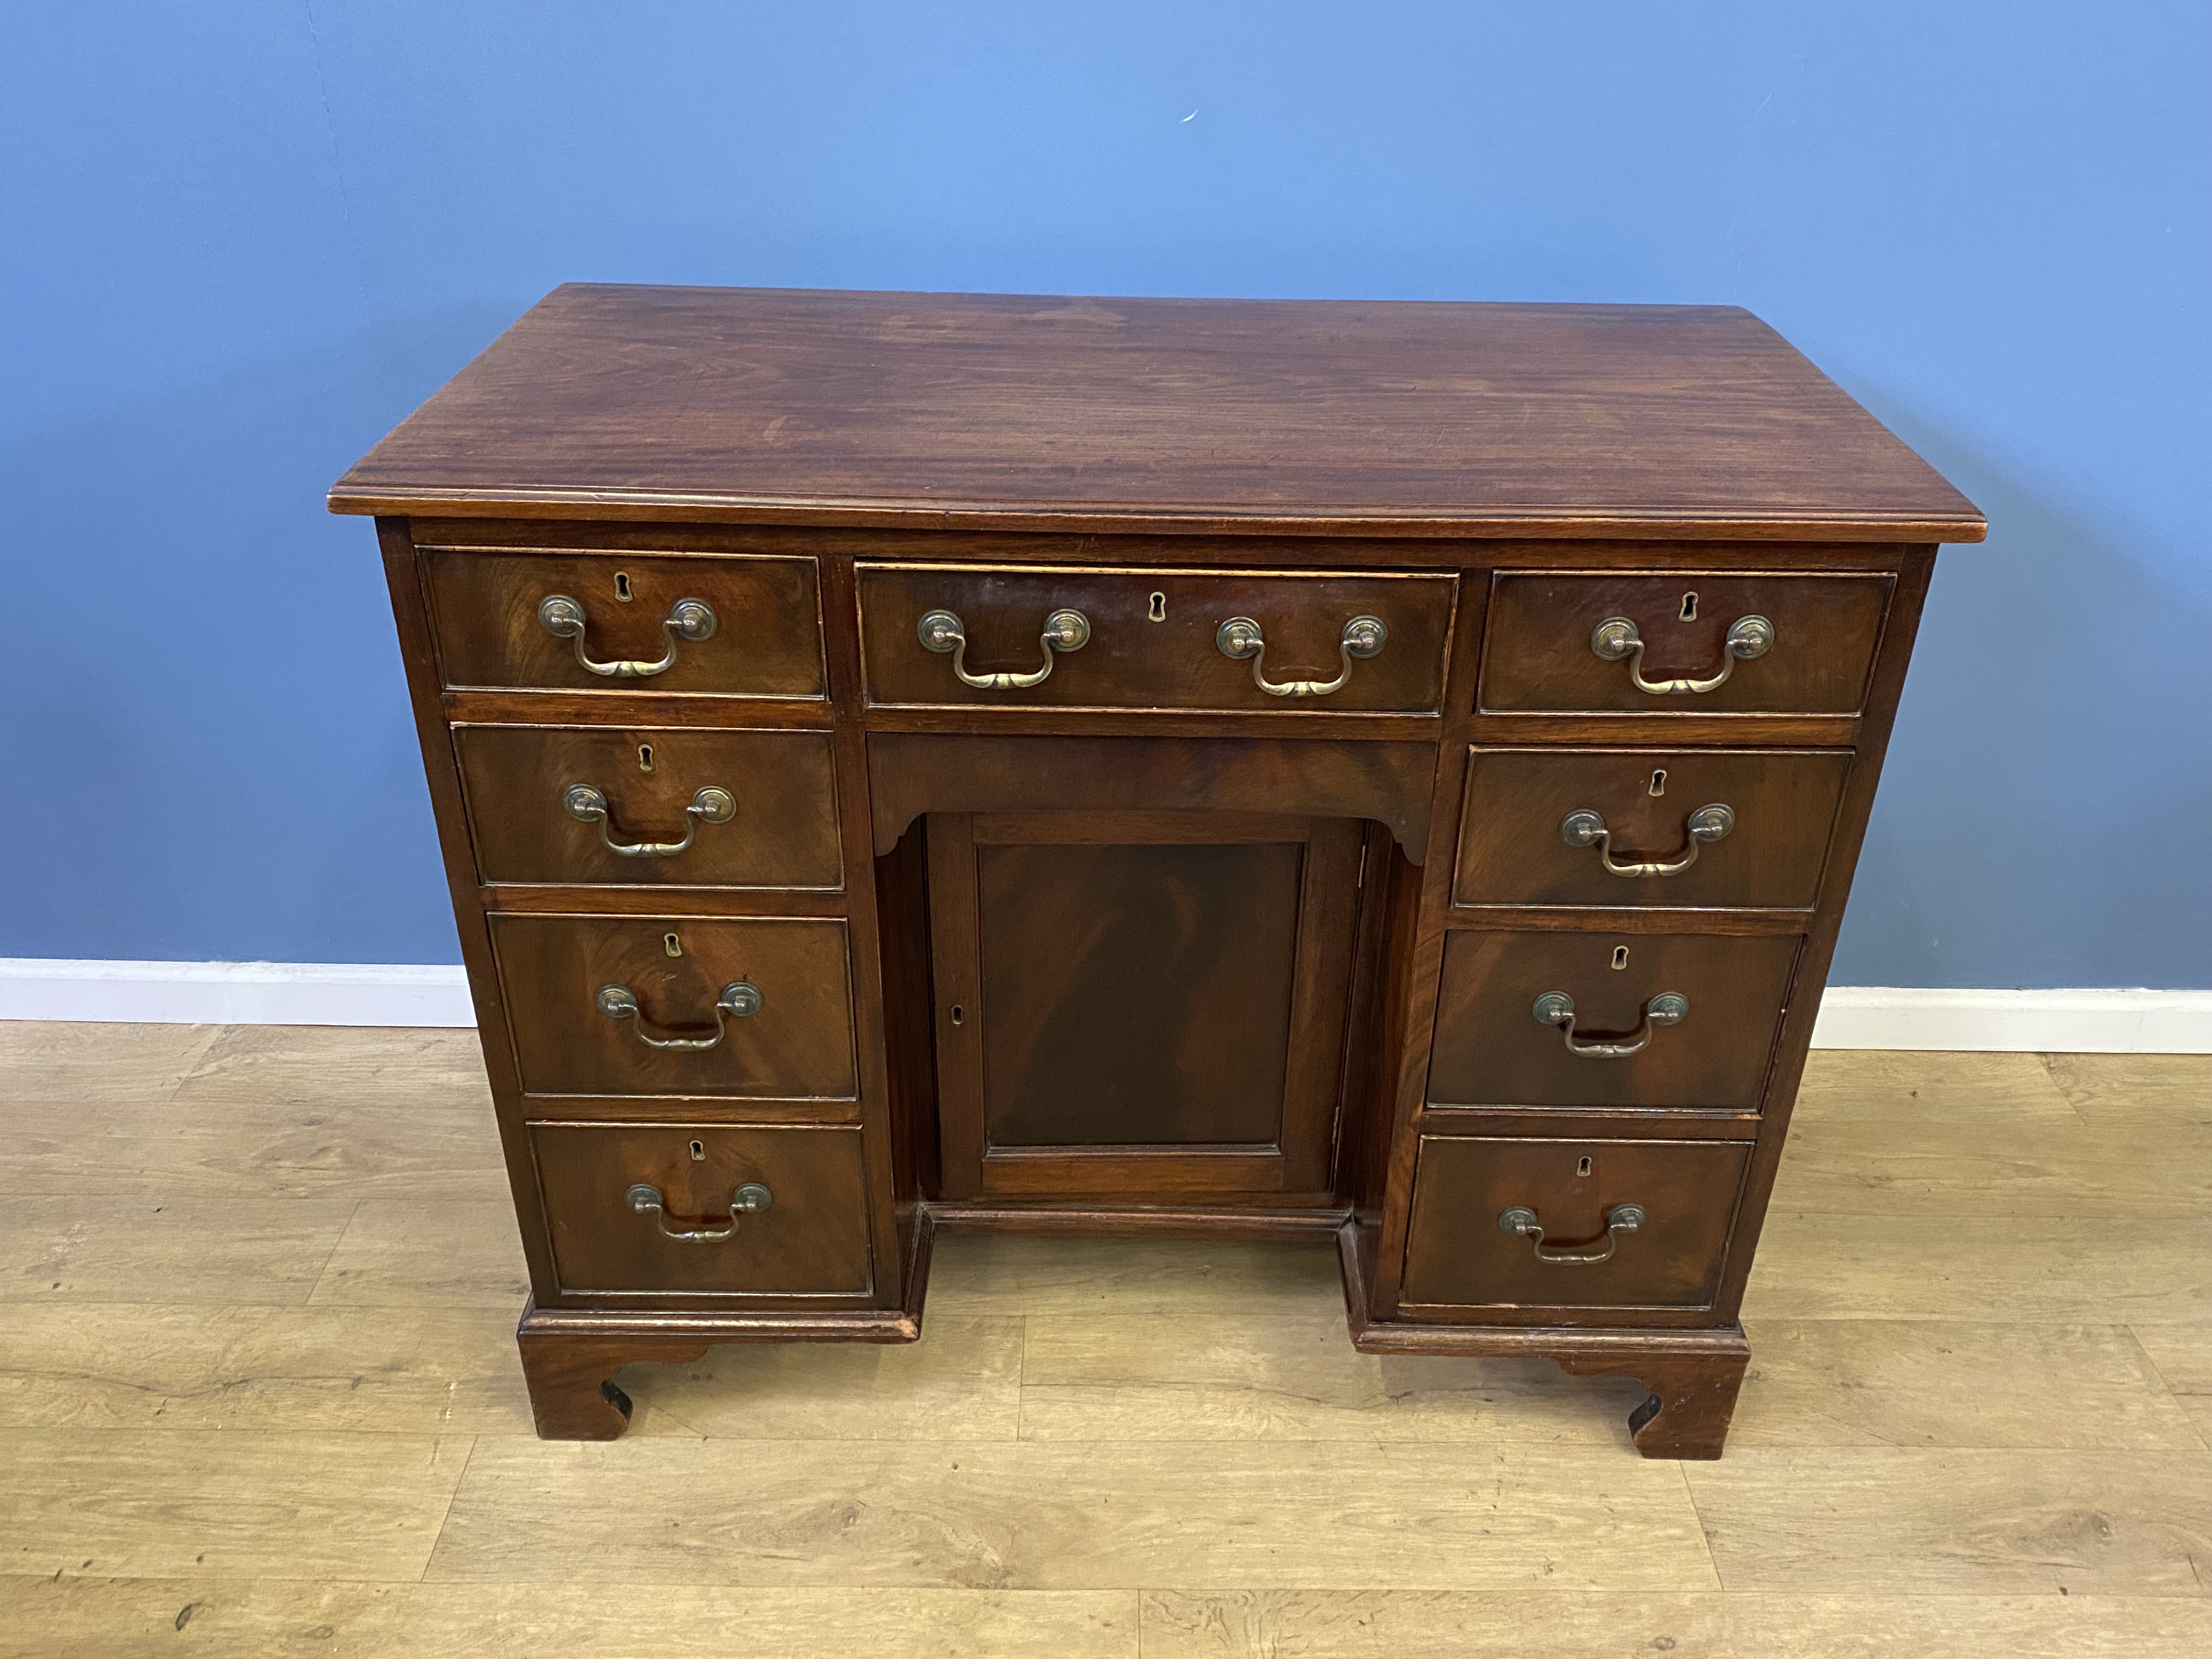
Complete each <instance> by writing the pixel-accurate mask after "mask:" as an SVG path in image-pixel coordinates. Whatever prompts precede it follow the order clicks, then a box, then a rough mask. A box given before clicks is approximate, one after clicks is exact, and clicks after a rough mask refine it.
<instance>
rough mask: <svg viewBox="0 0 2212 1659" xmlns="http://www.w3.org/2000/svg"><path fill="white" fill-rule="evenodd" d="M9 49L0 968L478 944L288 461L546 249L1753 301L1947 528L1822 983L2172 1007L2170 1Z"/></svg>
mask: <svg viewBox="0 0 2212 1659" xmlns="http://www.w3.org/2000/svg"><path fill="white" fill-rule="evenodd" d="M4 39H5V51H4V52H0V299H4V301H5V303H4V305H0V341H3V342H4V360H0V373H4V380H0V386H4V388H5V396H4V398H0V422H4V425H0V505H4V509H5V510H4V513H0V537H3V538H4V542H0V548H4V566H3V567H0V580H4V583H5V591H6V593H7V595H8V603H7V605H6V606H5V609H4V611H0V699H3V701H0V751H3V752H4V772H0V775H4V778H5V781H6V784H7V787H8V795H9V805H8V807H7V810H6V812H5V814H4V823H5V827H4V829H0V837H4V839H5V842H6V848H7V856H6V859H5V861H4V864H3V865H0V872H3V873H0V955H20V956H87V957H173V958H198V957H248V958H252V957H272V958H276V959H280V960H299V961H365V962H425V961H453V960H455V959H456V951H455V948H454V939H453V924H452V921H451V917H450V915H449V913H448V911H447V907H446V901H445V897H444V895H443V887H442V883H441V878H440V872H439V869H438V866H437V862H436V859H435V850H434V845H433V836H432V830H431V825H430V818H429V811H428V801H427V798H426V796H425V793H424V791H423V787H422V781H421V779H420V776H419V775H418V767H417V761H416V755H415V752H414V739H413V737H412V735H411V734H410V730H409V727H408V725H407V719H406V708H405V702H404V696H403V694H402V687H401V678H400V671H399V663H398V653H397V651H396V648H395V647H394V645H393V643H392V635H391V623H390V619H389V616H388V613H387V611H386V605H385V600H384V598H383V595H382V593H381V592H380V586H379V576H378V574H377V567H376V563H375V561H374V556H373V552H374V550H373V545H372V540H371V536H370V532H369V531H368V526H366V525H365V524H363V523H362V522H360V521H358V520H331V519H328V518H326V517H325V514H324V513H323V510H322V506H321V498H322V492H323V489H324V487H325V485H326V484H327V483H329V482H330V480H331V478H332V477H335V476H336V475H337V473H338V472H339V471H341V470H342V469H343V467H344V466H345V465H346V464H347V463H348V462H349V461H351V460H352V459H354V458H355V456H356V454H358V453H360V452H361V451H362V450H363V449H365V448H366V447H368V445H369V444H371V443H372V442H374V441H375V439H376V438H377V437H378V436H379V435H381V434H382V433H383V432H384V430H385V429H386V428H387V427H388V426H390V425H391V424H392V422H395V421H397V420H398V418H399V417H400V416H403V415H404V414H405V413H406V412H407V410H409V409H410V408H411V407H412V406H413V405H414V404H416V402H418V401H419V400H420V399H421V398H423V397H424V396H425V395H427V394H428V392H430V391H432V390H433V389H434V388H435V386H437V385H438V384H439V383H440V382H441V380H444V379H445V378H446V376H447V375H448V374H450V373H452V371H453V370H454V369H455V368H459V365H460V364H461V363H462V362H465V360H466V359H467V358H468V357H469V356H471V354H472V353H473V352H474V351H475V350H476V349H477V348H478V347H480V346H481V345H482V344H483V343H484V342H485V341H487V340H489V338H490V337H491V336H492V335H493V334H494V333H495V332H496V331H497V330H498V329H499V328H500V327H501V326H502V325H504V324H506V323H507V321H508V320H509V319H512V318H513V316H514V315H515V314H517V313H519V312H520V311H521V310H522V309H523V308H524V307H526V306H527V305H528V304H529V303H530V302H531V301H533V300H534V299H535V298H537V296H538V295H539V294H541V293H542V292H543V291H544V289H547V288H550V286H552V285H553V284H554V283H556V282H559V281H562V280H564V279H568V278H584V279H591V280H598V281H646V282H667V283H774V284H797V285H821V286H830V287H836V286H843V287H902V288H920V289H1002V290H1014V291H1028V292H1038V293H1063V292H1072V293H1090V294H1192V295H1303V296H1340V295H1363V296H1379V297H1392V296H1398V297H1416V298H1454V299H1492V298H1504V299H1547V300H1640V301H1734V302H1736V303H1740V304H1742V305H1745V306H1748V307H1751V308H1753V310H1755V311H1757V312H1759V313H1760V314H1761V315H1763V316H1764V317H1765V318H1766V319H1768V320H1770V321H1771V322H1772V323H1774V324H1775V325H1777V326H1778V327H1779V328H1780V329H1781V330H1782V331H1784V333H1785V334H1787V335H1788V336H1789V337H1790V338H1791V339H1792V340H1794V341H1796V343H1798V344H1799V345H1800V346H1801V347H1802V348H1803V349H1805V350H1806V351H1807V352H1808V354H1809V355H1810V356H1812V357H1813V358H1814V361H1815V362H1819V363H1820V365H1821V366H1822V367H1823V368H1826V370H1827V371H1828V372H1829V373H1830V374H1832V375H1834V376H1835V377H1836V378H1837V379H1838V380H1840V381H1841V382H1842V383H1843V384H1844V386H1846V387H1847V388H1848V389H1849V390H1850V391H1851V392H1853V393H1855V394H1856V395H1857V397H1858V398H1861V399H1862V400H1863V402H1865V403H1866V404H1868V405H1869V407H1871V408H1872V409H1873V410H1875V413H1876V414H1878V415H1879V416H1881V417H1882V418H1883V419H1884V420H1886V421H1887V422H1889V423H1890V424H1891V425H1892V426H1893V428H1895V429H1896V430H1897V431H1898V432H1899V434H1900V435H1903V436H1904V437H1905V439H1906V440H1907V441H1909V442H1911V443H1912V444H1914V445H1916V446H1917V447H1919V448H1920V449H1921V451H1922V452H1923V453H1925V454H1926V455H1928V456H1929V459H1932V460H1933V461H1934V462H1935V463H1936V465H1938V466H1939V467H1941V468H1942V470H1943V471H1945V472H1947V473H1948V475H1949V476H1950V477H1952V478H1953V479H1954V481H1955V482H1956V483H1958V484H1959V485H1960V487H1961V488H1963V489H1965V490H1966V492H1967V493H1968V494H1969V495H1972V497H1973V498H1974V499H1975V500H1976V501H1978V502H1979V503H1980V504H1981V506H1982V507H1984V509H1985V510H1986V511H1987V512H1988V513H1989V514H1990V518H1991V520H1993V521H1994V523H1995V525H1996V530H1995V532H1994V533H1993V534H1992V536H1991V538H1990V541H1989V543H1988V544H1987V545H1986V546H1984V547H1979V548H1970V549H1964V550H1956V551H1954V552H1951V553H1949V554H1947V555H1946V556H1945V558H1944V560H1943V562H1942V568H1941V570H1940V574H1939V575H1938V578H1937V581H1936V590H1935V592H1934V595H1933V598H1932V599H1931V601H1930V605H1929V616H1928V620H1927V623H1926V626H1925V628H1924V629H1923V635H1922V638H1923V646H1922V652H1921V659H1920V662H1919V665H1917V667H1916V668H1915V669H1914V671H1913V675H1912V679H1911V685H1910V687H1909V689H1908V691H1907V694H1906V699H1905V709H1904V714H1903V716H1902V718H1901V720H1900V721H1899V728H1898V736H1897V739H1896V743H1895V746H1894V749H1893V757H1892V760H1891V764H1890V770H1889V775H1888V778H1887V781H1886V782H1885V784H1884V786H1883V791H1882V796H1881V805H1880V806H1879V808H1878V809H1877V811H1876V813H1875V823H1874V828H1873V831H1872V835H1871V837H1870V839H1869V844H1868V847H1867V851H1866V856H1865V861H1864V864H1863V869H1862V873H1861V877H1860V880H1859V886H1858V891H1857V896H1856V898H1855V900H1854V908H1853V910H1852V913H1851V917H1850V922H1849V924H1848V925H1847V927H1845V930H1844V945H1843V951H1842V954H1841V956H1840V957H1839V959H1838V963H1837V969H1836V976H1837V978H1838V981H1841V982H1845V983H1862V984H1869V983H1871V984H1897V985H1939V986H1948V985H2027V986H2049V985H2138V984H2149V985H2154V986H2208V985H2212V873H2208V872H2212V691H2209V690H2208V688H2212V560H2208V559H2207V557H2206V556H2205V553H2204V550H2203V543H2204V537H2205V526H2206V523H2207V518H2206V513H2205V508H2204V506H2203V499H2204V495H2205V483H2206V476H2205V475H2206V470H2207V462H2208V459H2212V442H2208V439H2212V423H2208V418H2207V412H2206V411H2207V391H2206V389H2207V387H2208V386H2212V353H2208V349H2207V348H2208V342H2212V327H2208V320H2207V318H2208V307H2207V304H2206V301H2207V299H2208V291H2207V290H2208V281H2212V247H2208V245H2207V244H2208V238H2207V225H2208V218H2212V99H2208V98H2207V97H2206V96H2205V94H2204V88H2205V87H2206V86H2207V85H2208V84H2212V25H2208V22H2207V13H2206V10H2205V9H2204V8H2203V7H2202V6H2200V5H2197V4H2196V3H2193V0H2168V3H2162V4H2130V3H2126V0H2107V3H2106V4H2103V5H2100V6H2096V7H2084V6H2080V5H2075V4H2065V3H2052V0H1986V3H1960V0H1899V3H1858V4H1854V5H1850V6H1835V5H1829V4H1820V5H1814V4H1807V5H1787V4H1775V3H1771V0H1766V3H1735V4H1696V3H1684V4H1675V5H1654V4H1651V3H1650V0H1582V3H1578V4H1576V5H1573V6H1531V5H1527V4H1522V3H1512V4H1507V3H1496V0H1486V3H1468V0H1460V3H1434V4H1388V3H1376V4H1370V5H1361V6H1346V5H1343V4H1340V3H1338V4H1329V5H1297V4H1285V3H1267V4H1262V3H1259V0H1242V3H1234V4H1206V3H1203V0H1170V3H1140V0H1115V3H1110V4H1097V3H1093V4H1088V5H1078V4H1068V5H1058V4H1038V3H1036V0H1020V3H1002V4H996V5H986V4H977V5H968V6H943V5H931V4H921V3H911V0H908V3H891V0H883V3H876V4H851V5H835V4H823V5H806V6H797V5H764V4H763V5H739V4H730V3H720V4H711V3H695V4H678V3H655V4H638V5H625V6H609V5H606V4H604V3H589V4H583V3H569V4H549V3H538V0H533V3H528V4H525V3H520V0H470V3H467V4H462V5H454V4H452V3H426V0H404V3H402V0H377V3H368V0H357V3H353V4H340V3H334V0H309V3H301V0H288V3H283V4H278V3H273V0H262V3H257V0H230V3H227V4H221V5H216V6H206V7H180V6H169V5H161V4H155V3H135V4H116V3H107V4H102V3H98V0H81V3H77V4H74V5H70V6H52V7H40V8H25V9H22V10H21V11H17V12H15V13H13V14H12V15H11V19H10V21H9V23H8V25H7V27H6V30H5V35H4Z"/></svg>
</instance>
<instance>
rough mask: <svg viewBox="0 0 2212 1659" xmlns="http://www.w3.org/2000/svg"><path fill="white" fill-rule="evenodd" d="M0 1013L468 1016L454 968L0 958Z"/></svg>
mask: <svg viewBox="0 0 2212 1659" xmlns="http://www.w3.org/2000/svg"><path fill="white" fill-rule="evenodd" d="M0 1019H83V1020H128V1021H134V1022H143V1023H145V1024H156V1025H474V1024H476V1023H477V1012H476V1007H475V1006H474V1005H473V1004H472V1003H471V1001H470V1000H469V976H468V975H467V974H466V973H465V971H464V970H463V969H460V968H458V967H453V968H446V967H428V966H425V967H416V966H414V965H411V964H403V965H398V966H392V967H384V966H379V965H375V964H371V963H350V962H79V961H74V960H71V959H69V958H65V957H64V958H54V959H42V958H40V957H0Z"/></svg>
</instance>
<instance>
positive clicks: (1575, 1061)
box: [1429, 932, 1803, 1112]
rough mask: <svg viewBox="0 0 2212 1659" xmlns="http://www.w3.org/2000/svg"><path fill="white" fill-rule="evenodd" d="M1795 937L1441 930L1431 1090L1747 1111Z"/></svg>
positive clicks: (1755, 1105) (1453, 1102)
mask: <svg viewBox="0 0 2212 1659" xmlns="http://www.w3.org/2000/svg"><path fill="white" fill-rule="evenodd" d="M1802 942H1803V941H1802V939H1800V938H1799V936H1797V935H1796V934H1789V935H1784V936H1764V937H1756V936H1755V937H1748V938H1733V937H1729V936H1725V935H1717V934H1709V933H1478V932H1468V933H1451V934H1449V935H1448V936H1447V939H1446V942H1445V945H1444V963H1443V985H1442V987H1441V989H1440V990H1439V993H1438V994H1437V1032H1436V1047H1435V1048H1434V1050H1433V1052H1432V1053H1431V1057H1430V1061H1429V1102H1430V1103H1431V1105H1437V1106H1560V1107H1610V1106H1624V1107H1646V1106H1650V1107H1670V1106H1671V1107H1706V1108H1714V1109H1723V1110H1734V1111H1740V1112H1750V1111H1756V1110H1758V1109H1759V1099H1760V1097H1761V1095H1762V1094H1763V1093H1764V1091H1765V1085H1766V1069H1767V1060H1768V1057H1769V1055H1770V1054H1771V1053H1772V1052H1773V1048H1774V1040H1775V1036H1776V1035H1777V1032H1778V1030H1779V1028H1780V1026H1781V1023H1782V1013H1783V1007H1784V1000H1785V999H1786V998H1787V996H1788V994H1789V990H1790V971H1791V969H1793V968H1794V966H1795V965H1796V960H1797V949H1798V946H1799V945H1801V944H1802Z"/></svg>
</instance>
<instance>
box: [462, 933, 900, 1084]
mask: <svg viewBox="0 0 2212 1659" xmlns="http://www.w3.org/2000/svg"><path fill="white" fill-rule="evenodd" d="M490 926H491V938H492V951H493V954H494V956H495V957H497V958H498V963H499V976H500V984H501V989H502V990H503V991H504V993H505V994H506V999H507V1018H508V1021H509V1022H510V1024H511V1025H512V1027H513V1034H514V1050H515V1058H516V1060H517V1063H518V1064H519V1065H520V1068H521V1073H522V1086H523V1090H524V1091H525V1092H526V1093H528V1094H534V1095H672V1096H693V1097H722V1098H739V1099H827V1100H851V1099H853V1098H854V1097H856V1095H857V1093H858V1085H857V1081H856V1076H855V1073H854V1048H853V999H852V992H851V988H850V973H849V970H848V951H847V945H846V939H845V924H844V923H843V922H842V921H839V920H836V918H834V917H812V916H742V917H740V916H540V915H513V914H509V915H495V916H493V917H491V918H490Z"/></svg>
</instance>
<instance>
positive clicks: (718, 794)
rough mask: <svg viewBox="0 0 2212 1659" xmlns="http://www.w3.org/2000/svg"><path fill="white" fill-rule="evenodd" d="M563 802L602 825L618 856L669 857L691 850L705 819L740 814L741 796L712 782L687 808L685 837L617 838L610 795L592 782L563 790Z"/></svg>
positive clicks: (580, 817) (579, 818)
mask: <svg viewBox="0 0 2212 1659" xmlns="http://www.w3.org/2000/svg"><path fill="white" fill-rule="evenodd" d="M561 805H562V808H563V809H564V810H566V811H567V812H568V816H569V817H572V818H574V819H575V820H576V822H577V823H596V824H598V825H599V841H600V842H601V844H602V845H604V846H605V848H606V849H607V851H609V852H610V853H612V854H614V855H615V856H616V857H617V858H624V859H668V858H674V857H675V856H676V855H677V854H678V853H681V852H684V851H685V850H687V849H688V848H690V845H691V842H692V841H693V839H694V838H695V837H696V836H697V835H698V833H699V826H700V825H701V824H702V823H728V822H729V821H730V820H731V819H732V818H733V817H737V815H738V798H737V797H736V796H735V795H732V793H730V792H729V791H728V790H726V789H724V788H720V787H717V786H716V785H714V784H711V783H710V784H708V786H707V787H705V788H703V789H702V790H699V791H698V792H697V793H695V794H694V795H693V796H692V797H691V804H690V805H689V806H687V807H685V808H684V816H685V817H688V818H690V820H691V821H690V823H687V824H686V825H684V839H683V840H682V841H617V840H616V839H615V838H614V836H613V834H612V830H613V827H614V826H613V824H612V823H611V820H610V818H609V817H608V814H607V798H606V796H605V794H603V793H600V792H599V790H597V789H594V788H593V787H592V786H591V785H590V784H588V783H572V784H570V785H569V786H568V787H567V788H566V789H564V790H562V792H561Z"/></svg>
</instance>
